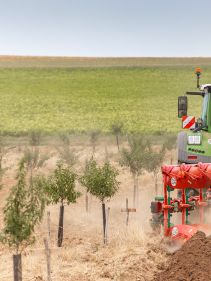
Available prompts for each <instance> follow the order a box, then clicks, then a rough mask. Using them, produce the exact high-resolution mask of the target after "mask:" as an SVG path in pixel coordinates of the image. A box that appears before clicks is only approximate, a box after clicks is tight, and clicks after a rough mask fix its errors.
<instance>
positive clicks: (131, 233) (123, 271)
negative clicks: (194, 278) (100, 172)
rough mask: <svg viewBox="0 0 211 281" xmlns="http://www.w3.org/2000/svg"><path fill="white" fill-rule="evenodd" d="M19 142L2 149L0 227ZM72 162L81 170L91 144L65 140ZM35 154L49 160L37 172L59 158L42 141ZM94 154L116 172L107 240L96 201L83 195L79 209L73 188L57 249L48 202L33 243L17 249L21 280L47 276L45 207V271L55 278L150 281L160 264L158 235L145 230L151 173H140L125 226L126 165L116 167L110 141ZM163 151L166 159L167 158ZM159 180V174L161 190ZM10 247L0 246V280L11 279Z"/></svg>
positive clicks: (129, 184) (129, 188)
mask: <svg viewBox="0 0 211 281" xmlns="http://www.w3.org/2000/svg"><path fill="white" fill-rule="evenodd" d="M24 149H25V144H20V145H10V146H8V147H7V148H6V154H5V155H4V158H3V166H4V168H5V170H6V172H5V175H4V178H3V184H4V188H3V189H2V190H1V191H0V198H1V200H0V229H1V228H2V227H3V213H2V209H3V206H4V204H5V199H6V197H7V196H8V193H9V190H10V187H11V186H12V185H13V184H14V183H15V174H16V169H17V164H18V161H19V159H20V158H21V157H22V155H23V151H24ZM71 149H73V150H74V151H75V153H76V154H77V157H78V162H77V164H76V166H75V169H76V170H77V172H78V173H81V172H82V169H83V167H84V163H85V161H86V159H89V158H90V157H91V155H92V146H91V145H90V143H89V142H88V141H83V140H82V141H80V140H78V141H77V142H75V143H72V144H71ZM40 150H41V153H47V154H48V155H49V159H48V160H47V161H46V163H45V164H44V167H43V168H42V170H40V171H37V173H44V174H49V173H50V172H51V171H52V170H53V169H54V167H55V165H56V161H57V160H58V158H59V155H58V151H57V149H56V146H55V145H54V144H52V143H51V144H49V145H42V146H41V147H40ZM95 157H96V159H97V160H98V161H99V162H102V161H103V160H104V159H105V158H106V157H107V158H109V160H110V161H111V162H112V164H113V165H115V166H116V167H117V168H118V169H119V172H120V175H119V178H118V179H119V181H120V183H121V184H120V189H119V192H118V194H117V195H116V196H115V197H114V198H112V199H111V200H110V201H108V202H106V207H107V208H108V207H110V213H109V227H108V245H106V246H104V245H103V243H102V215H101V206H100V203H99V202H98V201H97V200H96V199H95V198H93V197H91V196H89V211H88V212H86V208H85V195H84V190H83V189H82V187H81V186H80V185H79V184H78V186H77V188H78V189H79V190H81V191H82V192H83V196H82V197H81V198H80V199H79V200H78V202H77V203H76V204H72V205H70V206H65V219H64V243H63V247H62V248H57V246H56V237H57V226H58V214H59V206H48V208H47V209H46V213H45V216H44V219H43V222H42V224H41V225H39V226H38V227H37V230H36V243H35V244H34V245H33V246H30V247H28V248H27V249H25V250H24V252H23V257H22V260H23V280H26V281H29V280H47V273H46V272H47V265H46V255H45V251H44V243H43V239H44V238H45V237H48V229H47V211H49V212H50V222H51V224H50V225H51V233H50V247H51V274H52V280H57V281H77V280H78V281H79V280H80V281H85V280H86V281H110V280H116V281H127V280H130V281H135V280H136V281H138V280H140V281H150V280H154V275H155V273H157V272H158V271H160V270H162V269H164V268H165V265H166V261H167V255H166V251H165V250H164V249H163V246H162V243H161V240H162V237H161V236H159V235H158V236H155V235H153V234H152V233H151V229H150V226H149V218H150V201H151V200H152V198H153V196H154V181H153V178H152V175H150V174H147V173H144V174H143V175H142V176H141V177H140V186H139V192H138V199H137V206H136V209H137V211H136V213H131V214H130V218H129V225H128V226H126V214H125V213H123V212H121V208H124V207H125V200H126V198H128V199H129V207H130V206H131V207H132V195H133V179H132V177H131V175H130V173H129V171H128V169H126V168H121V167H120V166H119V162H118V161H119V153H118V151H117V147H116V145H115V143H114V141H110V142H109V143H105V142H103V141H102V142H100V143H98V144H97V146H96V153H95ZM169 159H170V158H169V157H168V156H167V159H166V162H167V163H168V161H169ZM161 186H162V181H161V177H160V178H159V188H160V190H161ZM12 254H13V252H12V251H11V250H9V249H8V248H6V247H5V246H2V245H0V280H1V281H10V280H13V272H12Z"/></svg>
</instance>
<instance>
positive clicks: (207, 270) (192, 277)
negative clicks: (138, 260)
mask: <svg viewBox="0 0 211 281" xmlns="http://www.w3.org/2000/svg"><path fill="white" fill-rule="evenodd" d="M210 261H211V236H209V237H206V235H205V234H204V233H203V232H197V233H196V234H195V235H194V236H193V237H192V238H191V239H190V240H189V241H187V242H186V243H185V244H184V245H183V246H182V248H180V249H179V250H178V251H177V252H175V253H174V254H172V255H171V256H170V257H169V259H168V261H167V267H166V269H165V270H164V271H162V272H160V273H159V275H158V276H157V278H155V279H154V280H155V281H161V280H162V281H167V280H168V281H169V280H171V281H208V280H211V266H210Z"/></svg>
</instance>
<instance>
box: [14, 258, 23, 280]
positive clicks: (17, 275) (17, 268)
mask: <svg viewBox="0 0 211 281" xmlns="http://www.w3.org/2000/svg"><path fill="white" fill-rule="evenodd" d="M13 273H14V281H22V261H21V254H16V255H13Z"/></svg>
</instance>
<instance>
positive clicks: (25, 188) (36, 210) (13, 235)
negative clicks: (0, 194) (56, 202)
mask: <svg viewBox="0 0 211 281" xmlns="http://www.w3.org/2000/svg"><path fill="white" fill-rule="evenodd" d="M39 181H40V179H36V180H35V182H34V185H33V189H31V187H30V188H29V185H27V182H26V167H25V162H24V160H22V161H21V162H20V164H19V169H18V174H17V184H16V185H15V186H13V188H12V190H11V193H10V195H9V197H8V199H7V203H6V206H5V207H4V225H5V227H4V229H3V231H2V232H1V235H0V240H1V242H3V243H7V244H8V245H9V246H11V247H15V248H16V251H17V252H18V251H19V249H20V246H24V245H28V244H30V243H32V242H33V241H34V237H33V232H34V229H35V226H36V225H37V224H38V223H39V222H40V221H41V219H42V217H43V213H44V208H45V197H43V195H44V192H43V191H42V189H40V185H39V184H38V182H39Z"/></svg>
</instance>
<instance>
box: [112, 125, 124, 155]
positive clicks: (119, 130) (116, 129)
mask: <svg viewBox="0 0 211 281" xmlns="http://www.w3.org/2000/svg"><path fill="white" fill-rule="evenodd" d="M123 126H124V124H123V123H122V122H115V123H114V124H112V125H111V132H112V133H113V134H114V135H115V136H116V145H117V148H118V151H119V136H120V135H121V134H122V131H123Z"/></svg>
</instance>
